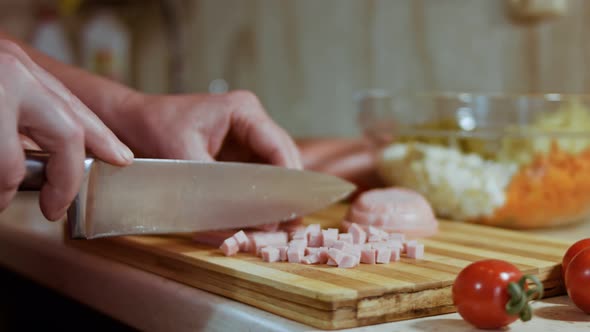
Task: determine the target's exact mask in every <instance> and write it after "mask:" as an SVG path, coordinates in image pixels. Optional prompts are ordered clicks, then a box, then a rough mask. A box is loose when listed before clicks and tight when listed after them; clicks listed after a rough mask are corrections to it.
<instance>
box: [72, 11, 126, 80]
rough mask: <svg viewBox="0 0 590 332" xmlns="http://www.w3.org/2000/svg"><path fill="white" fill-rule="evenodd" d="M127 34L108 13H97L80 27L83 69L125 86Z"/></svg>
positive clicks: (113, 15)
mask: <svg viewBox="0 0 590 332" xmlns="http://www.w3.org/2000/svg"><path fill="white" fill-rule="evenodd" d="M130 44H131V36H130V32H129V30H128V29H127V27H126V26H125V24H124V23H123V22H122V21H121V20H120V19H119V18H118V17H117V15H116V14H115V13H113V12H112V11H111V10H109V9H100V10H98V11H97V12H95V13H94V15H92V16H91V17H90V18H89V20H88V21H87V22H86V23H85V24H84V25H83V27H82V33H81V40H80V46H81V48H82V49H81V56H82V66H83V67H84V68H85V69H87V70H89V71H91V72H93V73H96V74H99V75H102V76H105V77H108V78H110V79H113V80H116V81H119V82H122V83H125V84H128V83H129V76H130V70H129V68H130V66H129V61H130V60H129V52H130V51H129V49H130Z"/></svg>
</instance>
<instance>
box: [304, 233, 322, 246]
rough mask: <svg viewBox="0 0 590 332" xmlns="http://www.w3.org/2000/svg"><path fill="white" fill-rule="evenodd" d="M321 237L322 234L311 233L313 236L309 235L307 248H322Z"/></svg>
mask: <svg viewBox="0 0 590 332" xmlns="http://www.w3.org/2000/svg"><path fill="white" fill-rule="evenodd" d="M323 242H324V241H323V236H322V233H321V232H320V233H313V234H309V242H308V244H307V245H308V246H310V247H314V248H319V247H321V246H322V244H323Z"/></svg>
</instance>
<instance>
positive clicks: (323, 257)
mask: <svg viewBox="0 0 590 332" xmlns="http://www.w3.org/2000/svg"><path fill="white" fill-rule="evenodd" d="M318 255H319V256H320V264H326V262H328V248H326V247H320V248H319V250H318Z"/></svg>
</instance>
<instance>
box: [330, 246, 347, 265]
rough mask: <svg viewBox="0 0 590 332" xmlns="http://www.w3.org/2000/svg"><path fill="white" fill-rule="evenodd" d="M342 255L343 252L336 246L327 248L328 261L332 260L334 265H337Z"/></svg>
mask: <svg viewBox="0 0 590 332" xmlns="http://www.w3.org/2000/svg"><path fill="white" fill-rule="evenodd" d="M342 257H344V252H343V251H342V250H339V249H336V248H330V249H328V262H330V260H332V261H333V262H334V263H336V265H339V264H340V261H341V260H342Z"/></svg>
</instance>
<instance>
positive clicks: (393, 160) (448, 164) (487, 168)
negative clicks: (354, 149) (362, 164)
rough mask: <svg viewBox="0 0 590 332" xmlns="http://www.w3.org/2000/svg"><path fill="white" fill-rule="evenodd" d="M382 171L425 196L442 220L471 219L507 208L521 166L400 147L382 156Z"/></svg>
mask: <svg viewBox="0 0 590 332" xmlns="http://www.w3.org/2000/svg"><path fill="white" fill-rule="evenodd" d="M378 169H379V172H380V175H381V176H382V177H383V179H385V180H386V181H387V182H389V184H391V185H396V186H401V187H406V188H410V189H414V190H415V191H417V192H419V193H421V194H422V195H424V196H425V197H426V198H427V199H428V201H429V202H430V204H431V205H432V207H433V208H434V210H435V211H436V213H437V214H438V215H439V216H442V217H446V218H452V219H458V220H467V219H472V218H477V217H482V216H490V215H492V214H493V213H494V211H495V210H496V209H497V208H499V207H501V206H502V205H504V203H505V202H506V194H505V192H506V188H507V187H508V184H509V183H510V179H511V178H512V176H513V175H514V174H515V173H516V172H517V170H518V165H517V164H516V163H510V162H495V161H489V160H485V159H483V158H482V157H480V156H479V155H477V154H466V153H462V152H460V151H458V150H456V149H453V148H447V147H442V146H438V145H431V144H424V143H408V144H405V143H397V144H392V145H390V146H389V147H387V148H385V149H384V150H383V151H382V152H381V155H380V158H379V161H378Z"/></svg>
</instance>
